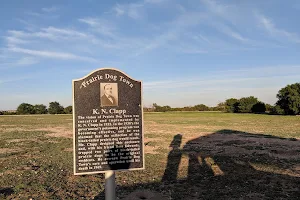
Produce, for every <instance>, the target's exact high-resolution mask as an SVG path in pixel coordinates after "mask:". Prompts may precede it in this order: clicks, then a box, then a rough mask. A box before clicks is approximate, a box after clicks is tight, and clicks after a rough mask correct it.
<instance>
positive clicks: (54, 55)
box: [8, 47, 98, 62]
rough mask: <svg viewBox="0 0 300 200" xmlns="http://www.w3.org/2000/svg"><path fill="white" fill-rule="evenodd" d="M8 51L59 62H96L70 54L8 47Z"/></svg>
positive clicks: (92, 59)
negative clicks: (58, 60) (54, 59)
mask: <svg viewBox="0 0 300 200" xmlns="http://www.w3.org/2000/svg"><path fill="white" fill-rule="evenodd" d="M8 50H9V51H12V52H16V53H23V54H28V55H32V56H39V57H44V58H56V59H61V60H79V61H87V62H98V61H97V60H96V59H94V58H90V57H84V56H78V55H75V54H71V53H65V52H53V51H43V50H32V49H24V48H19V47H9V48H8Z"/></svg>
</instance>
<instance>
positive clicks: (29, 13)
mask: <svg viewBox="0 0 300 200" xmlns="http://www.w3.org/2000/svg"><path fill="white" fill-rule="evenodd" d="M25 14H27V15H31V16H34V17H40V16H41V14H40V13H37V12H32V11H27V12H25Z"/></svg>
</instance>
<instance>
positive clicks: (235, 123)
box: [0, 112, 300, 199]
mask: <svg viewBox="0 0 300 200" xmlns="http://www.w3.org/2000/svg"><path fill="white" fill-rule="evenodd" d="M144 136H145V153H146V158H145V160H146V169H145V170H143V171H131V172H117V174H116V182H117V196H118V198H120V199H122V198H124V197H125V196H127V195H128V194H129V193H131V192H133V191H136V190H150V191H155V192H158V193H161V194H162V195H164V196H165V197H166V198H167V199H300V191H299V190H300V189H299V185H300V117H299V116H271V115H255V114H228V113H218V112H212V113H210V112H205V113H196V112H182V113H181V112H174V113H145V115H144ZM72 145H73V143H72V116H71V115H32V116H0V199H30V198H33V199H104V198H103V195H104V193H103V192H104V176H103V174H96V175H84V176H74V175H73V153H72V149H73V146H72ZM145 195H146V194H145Z"/></svg>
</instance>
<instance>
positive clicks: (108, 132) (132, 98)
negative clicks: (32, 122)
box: [73, 69, 145, 175]
mask: <svg viewBox="0 0 300 200" xmlns="http://www.w3.org/2000/svg"><path fill="white" fill-rule="evenodd" d="M141 94H142V83H141V81H136V80H134V79H132V78H130V77H129V76H127V75H126V74H124V73H123V72H121V71H118V70H116V69H99V70H96V71H94V72H92V73H90V74H89V75H87V76H85V77H83V78H81V79H78V80H73V129H74V130H73V132H74V174H75V175H80V174H91V173H101V172H105V171H107V170H137V169H144V163H145V162H144V148H143V144H144V143H143V110H142V109H143V107H142V95H141Z"/></svg>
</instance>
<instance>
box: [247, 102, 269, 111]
mask: <svg viewBox="0 0 300 200" xmlns="http://www.w3.org/2000/svg"><path fill="white" fill-rule="evenodd" d="M251 111H252V112H253V113H264V112H266V105H265V104H264V103H263V102H258V103H256V104H254V105H253V106H252V108H251Z"/></svg>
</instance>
